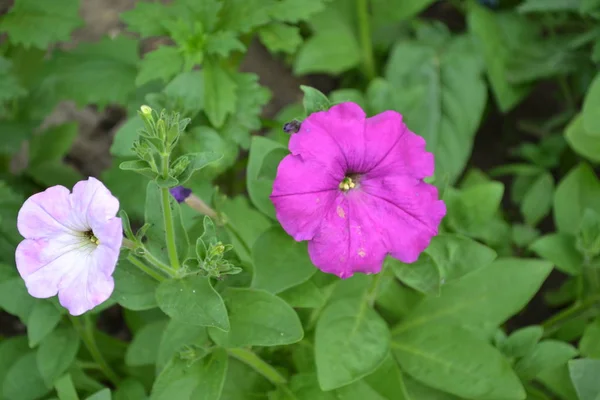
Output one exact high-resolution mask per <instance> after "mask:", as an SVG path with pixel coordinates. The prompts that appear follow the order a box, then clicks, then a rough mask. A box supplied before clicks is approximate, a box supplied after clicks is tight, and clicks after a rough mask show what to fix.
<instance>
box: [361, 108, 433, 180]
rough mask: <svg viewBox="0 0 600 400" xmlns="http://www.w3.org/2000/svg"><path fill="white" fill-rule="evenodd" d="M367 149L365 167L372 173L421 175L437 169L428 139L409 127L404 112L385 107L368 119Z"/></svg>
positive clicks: (417, 176)
mask: <svg viewBox="0 0 600 400" xmlns="http://www.w3.org/2000/svg"><path fill="white" fill-rule="evenodd" d="M365 136H366V137H367V143H366V148H367V149H368V150H367V151H366V154H365V159H364V160H363V163H364V166H363V169H362V170H363V171H365V172H368V173H370V174H371V175H374V174H377V175H378V176H385V175H390V174H393V175H408V176H413V177H415V178H418V179H423V178H425V177H428V176H432V175H433V173H434V160H433V154H431V153H428V152H426V151H425V139H423V138H422V137H421V136H418V135H415V134H414V133H412V132H411V131H409V130H408V128H407V127H406V125H404V122H402V115H400V114H398V113H397V112H395V111H385V112H383V113H381V114H377V115H376V116H374V117H371V118H368V119H367V122H366V134H365Z"/></svg>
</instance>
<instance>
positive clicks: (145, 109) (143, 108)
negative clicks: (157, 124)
mask: <svg viewBox="0 0 600 400" xmlns="http://www.w3.org/2000/svg"><path fill="white" fill-rule="evenodd" d="M140 110H141V111H142V114H144V115H147V116H150V115H152V109H151V108H150V107H149V106H146V105H143V106H141V107H140Z"/></svg>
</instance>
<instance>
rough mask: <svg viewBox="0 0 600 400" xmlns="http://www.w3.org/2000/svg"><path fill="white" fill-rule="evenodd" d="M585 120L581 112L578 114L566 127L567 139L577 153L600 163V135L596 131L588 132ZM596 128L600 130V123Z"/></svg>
mask: <svg viewBox="0 0 600 400" xmlns="http://www.w3.org/2000/svg"><path fill="white" fill-rule="evenodd" d="M583 122H584V120H583V117H582V116H581V114H578V115H576V116H575V118H573V119H572V120H571V122H570V123H569V125H567V128H566V129H565V139H566V140H567V142H568V143H569V146H571V148H572V149H573V150H574V151H575V152H576V153H577V154H579V155H581V156H582V157H585V158H587V159H588V160H590V161H592V162H595V163H600V135H597V134H596V133H595V131H593V132H588V131H587V130H586V129H585V127H584V123H583ZM595 129H597V130H598V131H600V125H598V128H595Z"/></svg>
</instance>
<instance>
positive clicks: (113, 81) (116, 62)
mask: <svg viewBox="0 0 600 400" xmlns="http://www.w3.org/2000/svg"><path fill="white" fill-rule="evenodd" d="M138 60H139V56H138V41H137V40H135V39H131V38H128V37H126V36H117V37H116V38H115V39H110V38H104V39H102V40H100V41H98V42H96V43H81V44H80V45H79V46H77V47H76V48H75V49H73V50H70V51H69V52H68V53H59V54H56V55H55V56H54V59H53V61H52V64H51V67H52V72H53V73H54V74H55V79H56V90H57V93H58V94H59V96H60V98H61V99H65V100H73V101H75V102H76V103H77V104H78V105H80V106H87V105H88V104H97V105H98V106H100V107H103V106H106V105H107V104H110V103H116V104H121V105H125V104H127V102H128V99H129V97H130V96H131V95H132V94H133V93H134V91H135V77H136V74H137V64H138ZM107 82H110V84H107Z"/></svg>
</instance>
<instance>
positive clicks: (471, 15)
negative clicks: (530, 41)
mask: <svg viewBox="0 0 600 400" xmlns="http://www.w3.org/2000/svg"><path fill="white" fill-rule="evenodd" d="M467 19H468V25H469V30H470V31H471V32H473V34H474V35H475V36H476V37H477V38H478V39H479V40H480V43H481V46H482V50H483V56H484V58H485V62H486V64H487V75H488V79H489V80H490V83H491V86H492V90H493V92H494V97H495V98H496V102H497V103H498V106H499V107H500V110H501V111H502V112H507V111H509V110H511V109H512V108H513V107H514V106H516V105H517V104H518V103H519V102H520V101H521V100H522V99H523V97H525V96H526V95H527V93H528V92H529V86H526V85H512V84H510V83H509V82H508V79H507V67H506V64H507V62H508V61H509V60H510V58H511V57H512V53H513V47H514V45H515V44H517V43H518V42H519V41H523V40H525V39H526V38H527V37H529V36H531V34H530V32H529V30H530V25H529V22H527V21H526V20H525V19H523V18H521V17H519V16H517V15H515V14H513V13H502V12H493V11H491V10H488V9H487V8H485V7H484V6H481V5H478V4H475V3H474V2H473V3H471V4H470V7H469V12H468V14H467Z"/></svg>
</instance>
